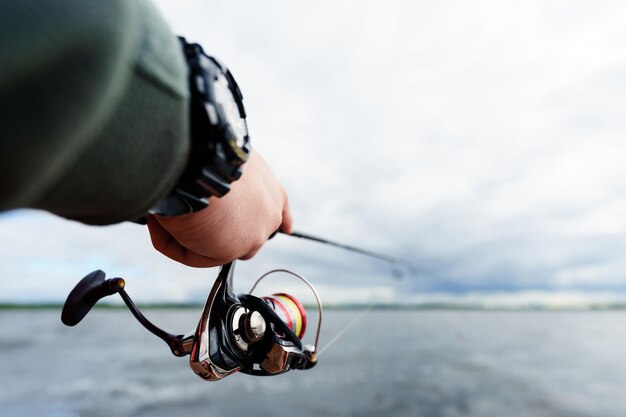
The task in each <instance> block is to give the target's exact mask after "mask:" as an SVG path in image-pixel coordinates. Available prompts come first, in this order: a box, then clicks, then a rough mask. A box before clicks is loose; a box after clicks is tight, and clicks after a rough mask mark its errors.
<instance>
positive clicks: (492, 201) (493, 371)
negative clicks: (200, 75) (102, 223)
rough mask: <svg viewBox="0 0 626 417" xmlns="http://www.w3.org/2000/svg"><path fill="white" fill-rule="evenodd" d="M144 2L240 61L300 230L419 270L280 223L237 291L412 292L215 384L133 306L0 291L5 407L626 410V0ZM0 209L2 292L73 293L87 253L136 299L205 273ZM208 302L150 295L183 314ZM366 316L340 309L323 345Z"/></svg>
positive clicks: (251, 110)
mask: <svg viewBox="0 0 626 417" xmlns="http://www.w3.org/2000/svg"><path fill="white" fill-rule="evenodd" d="M156 6H157V7H158V8H159V9H160V11H161V12H162V14H163V16H164V18H165V20H166V21H168V22H169V23H170V25H171V26H172V28H173V30H174V32H175V33H177V34H182V35H185V36H186V37H187V38H188V39H190V40H194V41H197V42H199V43H201V44H202V45H203V46H204V47H205V50H206V51H207V52H209V53H210V54H212V55H214V56H216V57H218V58H220V59H221V60H222V61H223V62H224V63H226V64H227V65H228V67H229V68H230V69H231V71H232V72H233V73H234V75H235V77H236V78H237V81H238V83H239V85H240V87H241V89H242V91H243V94H244V98H245V100H244V102H245V105H246V109H247V112H248V115H249V117H248V122H249V126H250V132H251V137H252V141H253V144H254V146H255V148H256V149H257V150H259V151H260V152H261V154H262V155H263V156H264V157H265V158H266V160H267V161H268V163H269V165H270V166H271V168H272V170H273V171H274V173H275V174H276V176H277V177H278V178H279V180H280V181H281V182H282V183H283V185H284V186H285V188H286V189H287V191H288V192H289V195H290V202H291V206H292V209H293V212H294V220H295V222H294V226H295V229H296V230H301V231H303V232H309V233H313V234H317V235H320V236H323V237H328V238H332V239H336V240H338V241H341V242H345V243H351V244H356V245H360V246H363V247H366V248H369V249H372V250H376V251H380V252H385V253H389V254H391V255H394V256H398V257H402V258H405V259H409V260H411V261H412V262H414V263H415V264H417V265H419V266H420V273H418V274H415V275H411V274H404V276H403V278H401V279H394V277H393V274H392V272H393V270H392V268H391V267H390V266H389V265H386V264H384V263H381V262H379V261H376V260H371V259H368V258H364V257H361V256H360V255H356V254H351V253H346V252H342V251H339V250H336V249H333V248H329V247H325V246H321V245H319V244H316V243H310V242H305V241H300V240H295V239H293V238H289V237H285V236H277V237H276V238H274V239H273V240H272V241H270V242H269V243H268V244H267V245H266V246H265V247H264V248H263V250H262V251H261V252H260V253H259V254H258V255H257V256H256V257H255V258H254V259H252V260H250V261H246V262H239V263H238V264H237V271H236V276H235V286H236V289H237V290H238V291H239V292H245V291H247V290H248V289H249V286H250V285H251V283H252V281H253V280H254V279H255V278H257V277H258V276H259V275H261V274H262V273H264V272H266V271H267V270H269V269H274V268H278V267H280V268H289V269H292V270H294V271H296V272H300V273H302V274H304V275H305V276H307V277H308V278H309V279H310V280H311V281H312V282H313V283H314V285H316V287H317V288H318V289H319V291H320V293H321V295H322V299H323V301H324V302H325V303H326V304H328V305H334V306H341V305H344V304H351V305H353V306H354V304H358V305H361V306H368V305H370V304H371V303H376V304H386V305H387V306H390V305H391V306H398V305H401V306H403V307H404V308H405V309H404V310H394V311H379V310H374V311H371V312H370V313H368V314H367V315H366V316H364V317H363V319H362V320H361V321H360V322H358V323H357V324H356V325H354V327H352V328H351V329H350V330H349V331H348V332H347V333H346V334H345V336H343V338H342V339H341V340H340V342H338V343H337V344H336V345H335V346H333V348H331V349H329V350H328V354H327V355H328V356H327V359H326V362H325V361H324V359H325V358H324V357H322V359H321V362H320V365H319V366H318V367H317V368H316V369H314V370H311V371H309V372H304V373H292V374H293V375H291V374H288V375H284V376H281V377H277V378H274V379H260V380H259V379H252V378H251V377H247V376H243V375H236V376H233V377H231V379H230V380H227V381H224V382H220V383H218V384H208V385H207V384H206V383H204V382H203V381H200V380H199V379H198V378H197V377H195V376H194V375H193V373H192V372H191V371H190V370H189V369H188V368H187V365H186V364H185V363H184V362H185V361H184V360H181V359H176V358H173V357H171V355H170V354H169V353H168V352H167V348H166V347H165V345H161V344H162V343H161V342H159V341H158V340H156V339H154V338H153V337H152V336H151V335H149V334H147V333H146V332H145V331H144V330H143V329H141V328H139V327H138V326H137V325H136V324H135V323H133V322H132V321H131V320H132V318H131V317H130V315H129V314H128V313H127V312H125V311H121V310H120V311H106V312H105V311H97V312H95V314H94V315H93V317H92V316H91V315H90V316H89V317H88V318H87V319H86V323H85V324H81V325H80V326H79V327H77V328H76V329H66V328H63V327H62V325H61V324H60V321H59V320H58V313H59V311H58V309H57V310H55V309H54V308H52V310H48V311H39V310H20V311H17V310H13V309H6V310H3V311H2V312H0V331H2V334H3V336H2V338H1V339H0V368H1V369H2V372H1V373H0V387H1V389H0V404H2V405H3V406H2V407H0V416H5V415H6V416H16V415H17V416H22V415H24V416H31V415H32V416H35V415H37V416H40V415H44V416H66V415H68V416H70V415H71V416H74V415H80V416H100V415H111V413H112V414H114V415H129V416H130V415H190V414H192V413H200V412H201V413H206V414H211V413H214V414H220V415H223V414H232V415H244V413H254V414H256V415H272V416H274V415H278V414H281V413H283V412H285V413H288V414H290V415H294V416H296V415H303V416H304V415H306V416H309V415H310V416H320V415H359V416H360V415H383V414H385V415H394V416H395V415H397V416H405V415H406V416H416V415H428V416H457V415H458V416H461V415H481V416H482V415H485V416H491V415H493V416H502V415H520V416H522V415H546V416H556V415H567V416H577V415H581V416H583V415H604V416H610V415H615V416H618V415H620V416H621V415H624V413H625V412H626V401H625V400H624V398H626V396H625V394H626V388H624V387H626V369H624V368H625V366H624V365H623V364H622V362H623V361H622V352H623V351H624V347H625V345H626V336H624V330H625V328H624V326H626V325H624V324H623V323H624V319H626V317H625V316H624V313H623V312H622V311H620V309H621V308H622V307H623V306H624V305H625V303H626V276H625V275H626V257H624V256H623V254H624V253H625V251H626V220H625V218H624V213H626V181H625V179H626V164H625V163H624V161H625V160H626V145H625V144H624V137H625V136H626V118H624V117H623V114H622V113H623V110H620V109H624V108H626V76H625V75H626V4H624V3H622V2H619V1H612V2H611V1H598V2H593V4H592V3H590V2H583V1H570V2H562V1H526V2H508V1H507V2H502V1H474V2H460V1H450V0H446V1H440V2H425V1H399V0H393V1H386V2H375V1H341V2H331V1H325V0H323V1H319V2H315V4H310V3H296V2H287V1H271V2H269V3H266V2H263V3H262V2H253V1H245V2H213V1H211V2H208V1H177V2H166V1H165V0H159V1H157V2H156ZM0 230H2V243H0V245H1V250H0V275H1V276H2V281H3V285H2V289H1V290H0V302H1V303H4V304H5V305H13V304H19V305H24V304H29V305H30V304H41V303H51V304H55V303H56V304H58V303H62V302H63V301H64V300H65V297H66V296H67V294H68V292H69V291H70V290H71V288H72V287H73V286H74V284H75V283H76V282H77V281H78V280H79V279H80V278H81V277H82V276H84V275H85V274H86V273H88V272H90V271H92V270H94V269H103V270H104V271H106V272H107V273H108V274H109V275H119V276H123V277H124V278H125V279H126V281H127V290H128V292H129V293H130V294H131V295H132V296H133V298H135V299H136V301H138V302H140V303H189V304H196V303H202V302H204V300H205V298H206V295H207V294H208V291H209V290H210V287H211V285H212V283H213V280H214V278H215V276H216V274H217V269H193V268H188V267H184V266H182V265H179V264H176V263H174V262H173V261H170V260H168V259H166V258H164V257H162V256H161V255H159V254H158V253H157V252H156V251H154V250H153V249H152V246H151V244H150V240H149V237H148V234H147V231H146V230H145V228H143V227H141V226H137V225H134V224H120V225H115V226H110V227H87V226H83V225H81V224H78V223H72V222H68V221H64V220H62V219H59V218H55V217H54V216H51V215H48V214H45V213H41V212H34V211H14V212H9V213H3V214H2V215H1V216H0ZM281 285H282V286H281ZM279 286H281V287H280V288H278V289H280V290H287V291H291V292H294V293H295V294H296V295H298V296H300V297H302V298H303V299H304V300H305V301H306V302H310V301H311V299H310V298H307V297H308V295H306V294H307V293H306V292H305V291H301V290H300V287H299V286H298V285H297V283H292V282H291V281H282V283H281V284H279ZM268 288H269V287H268ZM275 289H276V288H269V289H268V291H272V290H275ZM435 307H438V309H434V308H435ZM450 309H452V311H450ZM470 309H471V311H470ZM599 309H600V310H602V311H597V310H599ZM530 310H532V311H530ZM537 310H541V311H537ZM574 310H575V311H574ZM199 313H200V309H199V308H198V311H197V312H195V311H194V310H184V311H183V310H181V311H178V310H158V311H153V312H152V311H148V312H147V314H148V315H150V314H153V315H154V316H155V321H158V322H159V324H163V325H164V327H166V325H169V326H171V327H172V329H171V331H176V332H186V331H188V330H191V329H192V328H193V327H194V326H195V325H196V320H197V317H196V316H198V315H199ZM359 314H360V312H359V311H354V310H343V311H330V312H329V316H328V317H329V318H328V319H327V321H326V323H327V324H326V325H325V327H324V328H323V330H324V332H323V336H324V338H323V340H322V345H323V344H324V343H323V341H324V340H328V339H330V338H332V337H333V336H334V335H335V334H337V333H338V332H339V331H340V330H341V329H342V327H343V326H344V325H345V324H348V323H350V322H351V321H352V320H353V319H354V318H355V317H356V316H358V315H359ZM151 317H152V316H151ZM157 319H158V320H157ZM87 323H88V324H87ZM111 407H117V408H111ZM112 410H114V411H112Z"/></svg>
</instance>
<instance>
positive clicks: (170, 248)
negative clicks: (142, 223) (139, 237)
mask: <svg viewBox="0 0 626 417" xmlns="http://www.w3.org/2000/svg"><path fill="white" fill-rule="evenodd" d="M147 219H148V230H149V231H150V239H151V241H152V246H154V248H155V249H156V250H158V251H159V252H161V253H162V254H163V255H165V256H167V257H168V258H170V259H173V260H175V261H176V262H180V263H182V264H185V265H188V266H192V267H195V268H209V267H212V266H218V265H221V264H222V263H220V262H218V261H216V260H215V259H211V258H208V257H206V256H202V255H198V254H197V253H195V252H193V251H190V250H189V249H187V248H185V247H184V246H183V245H181V244H180V243H178V241H177V240H176V239H175V238H174V237H173V236H172V235H171V234H170V233H169V232H168V231H167V230H165V229H164V228H163V226H161V224H160V223H159V222H158V221H157V220H156V219H155V218H154V216H153V215H148V216H147Z"/></svg>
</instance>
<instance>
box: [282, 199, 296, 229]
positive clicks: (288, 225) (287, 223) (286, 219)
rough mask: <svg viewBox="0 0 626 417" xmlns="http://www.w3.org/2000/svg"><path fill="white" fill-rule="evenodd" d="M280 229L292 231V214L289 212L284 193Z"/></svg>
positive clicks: (287, 200)
mask: <svg viewBox="0 0 626 417" xmlns="http://www.w3.org/2000/svg"><path fill="white" fill-rule="evenodd" d="M280 230H281V231H283V232H285V233H287V234H291V233H292V232H293V215H292V214H291V208H290V207H289V198H288V197H287V193H285V203H284V205H283V221H282V223H281V224H280Z"/></svg>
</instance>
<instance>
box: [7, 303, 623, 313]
mask: <svg viewBox="0 0 626 417" xmlns="http://www.w3.org/2000/svg"><path fill="white" fill-rule="evenodd" d="M203 306H204V305H203V304H200V303H145V304H139V307H140V308H141V309H143V310H202V308H203ZM62 308H63V304H62V303H54V302H52V303H0V311H12V310H13V311H16V310H22V311H28V310H58V311H61V309H62ZM94 308H95V309H97V310H125V309H126V306H125V305H124V304H107V303H102V304H97V305H96V306H94ZM305 308H307V310H316V309H317V306H313V305H310V306H309V305H307V306H305ZM364 309H372V310H378V311H383V310H391V311H406V310H410V311H556V312H558V311H620V310H626V303H597V304H588V305H570V306H568V305H563V306H551V305H540V304H536V305H534V304H531V305H520V306H501V305H480V304H464V303H420V304H378V305H374V306H370V305H368V304H354V303H349V304H328V305H324V310H364Z"/></svg>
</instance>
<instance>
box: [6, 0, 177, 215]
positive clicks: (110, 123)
mask: <svg viewBox="0 0 626 417" xmlns="http://www.w3.org/2000/svg"><path fill="white" fill-rule="evenodd" d="M0 63H1V64H0V146H1V149H2V151H1V153H0V210H8V209H13V208H18V207H31V208H40V209H44V210H48V211H50V212H52V213H55V214H58V215H60V216H63V217H66V218H70V219H74V220H78V221H81V222H84V223H89V224H110V223H116V222H120V221H124V220H128V219H133V218H136V217H138V216H140V215H142V214H144V213H145V212H146V211H147V210H148V209H149V208H150V207H152V206H153V205H154V204H155V203H156V202H157V201H158V200H159V199H160V198H162V197H163V196H165V195H166V194H167V193H168V192H169V191H170V190H171V188H172V187H173V185H174V184H175V183H176V181H177V179H178V177H179V176H180V174H181V173H182V171H183V169H184V166H185V163H186V161H187V154H188V152H189V132H188V104H187V96H188V93H187V81H186V65H185V63H184V59H183V55H182V52H181V50H180V46H179V43H178V40H177V39H176V38H175V36H174V35H173V34H172V33H171V31H170V29H169V28H168V26H167V24H166V23H165V22H164V21H163V20H162V18H161V17H160V16H159V14H158V12H157V11H156V10H155V8H154V7H153V6H152V5H151V4H150V3H148V2H147V1H143V0H139V1H129V0H107V1H98V0H49V1H44V0H20V1H13V2H0Z"/></svg>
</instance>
